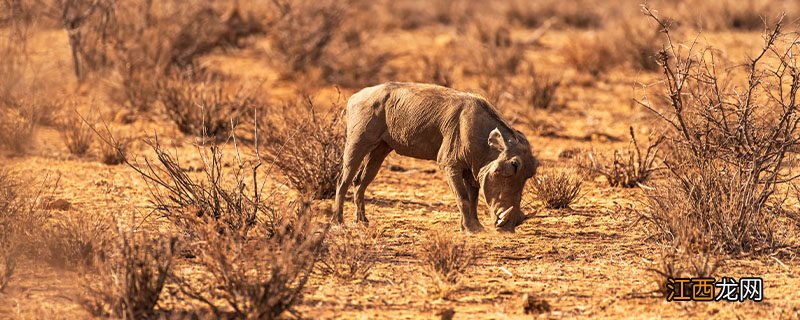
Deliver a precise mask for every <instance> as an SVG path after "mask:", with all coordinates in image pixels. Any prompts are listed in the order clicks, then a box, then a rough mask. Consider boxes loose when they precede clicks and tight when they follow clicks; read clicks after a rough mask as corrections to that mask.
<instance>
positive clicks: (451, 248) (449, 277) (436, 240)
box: [417, 230, 477, 284]
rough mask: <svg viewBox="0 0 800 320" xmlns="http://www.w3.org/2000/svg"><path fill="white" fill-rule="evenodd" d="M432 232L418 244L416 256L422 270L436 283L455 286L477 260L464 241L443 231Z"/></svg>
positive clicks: (471, 247) (473, 248)
mask: <svg viewBox="0 0 800 320" xmlns="http://www.w3.org/2000/svg"><path fill="white" fill-rule="evenodd" d="M438 231H439V232H436V231H432V232H430V233H429V235H428V236H427V239H426V240H425V241H424V242H423V243H421V244H420V246H419V251H418V252H417V256H418V257H419V260H420V261H421V262H422V264H423V266H422V270H423V272H424V273H425V274H427V275H428V276H429V277H431V278H432V279H434V280H435V281H436V282H441V283H448V284H456V283H458V282H459V280H460V279H461V277H462V276H463V275H464V273H465V272H466V271H467V269H468V268H469V267H471V266H472V265H473V264H474V263H475V260H476V258H477V255H476V250H477V249H476V248H475V247H473V246H472V245H471V244H470V243H469V242H467V240H466V239H463V238H460V237H459V236H454V235H453V234H452V233H449V232H446V231H444V230H438Z"/></svg>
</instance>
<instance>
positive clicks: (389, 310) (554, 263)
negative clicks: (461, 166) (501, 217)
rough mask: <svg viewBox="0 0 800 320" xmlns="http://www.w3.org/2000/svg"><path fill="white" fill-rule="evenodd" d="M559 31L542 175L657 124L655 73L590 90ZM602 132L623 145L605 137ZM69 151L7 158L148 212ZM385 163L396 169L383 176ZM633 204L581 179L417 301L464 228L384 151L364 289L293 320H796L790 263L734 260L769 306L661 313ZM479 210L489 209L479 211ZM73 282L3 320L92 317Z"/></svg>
mask: <svg viewBox="0 0 800 320" xmlns="http://www.w3.org/2000/svg"><path fill="white" fill-rule="evenodd" d="M435 31H438V30H418V31H414V33H409V32H404V33H403V34H401V35H400V37H398V38H399V39H415V40H416V41H415V43H418V44H419V46H424V43H433V42H434V40H435V36H436V34H437V32H435ZM568 35H569V33H566V32H560V31H554V32H551V33H549V34H548V35H547V36H546V37H545V38H544V39H543V41H542V43H543V46H542V47H535V48H530V49H529V50H528V53H527V54H528V56H529V58H530V59H531V60H532V61H536V62H537V63H541V64H542V65H543V68H544V69H547V70H551V71H554V72H555V71H558V72H560V73H563V75H564V78H565V79H567V80H566V82H565V85H564V87H563V88H562V89H561V91H560V92H559V96H560V97H561V98H562V99H563V100H564V104H565V107H564V108H563V109H562V110H558V111H555V112H549V111H536V112H538V113H540V114H539V115H537V116H540V117H542V118H549V119H555V120H556V121H557V123H558V124H559V125H561V126H563V128H564V130H563V131H561V132H560V134H561V137H558V138H553V137H541V136H533V135H532V134H531V133H530V132H528V136H529V137H531V138H530V140H531V142H532V144H533V146H534V149H535V152H536V153H537V154H538V156H539V157H540V158H541V159H542V160H543V166H544V168H554V167H571V166H572V164H571V163H568V162H565V161H562V160H559V158H558V155H559V153H560V152H561V151H563V150H566V149H572V148H583V149H590V148H595V149H597V150H600V151H610V150H613V149H615V148H623V147H625V146H626V145H627V143H626V142H625V139H626V132H627V129H628V126H630V125H633V126H634V127H635V128H636V129H637V130H638V131H640V132H642V133H644V134H643V135H642V136H646V133H647V132H648V131H650V130H652V129H651V128H654V126H653V120H652V118H651V117H649V116H647V115H646V113H645V112H644V111H643V110H641V108H639V107H637V106H635V105H634V103H633V102H632V101H631V99H632V98H634V97H637V96H640V95H641V92H637V91H636V90H634V87H635V81H648V79H652V78H654V77H655V75H652V74H641V73H638V72H634V71H630V70H623V71H620V70H614V71H613V72H612V73H611V74H610V75H609V76H607V77H606V78H604V79H603V80H602V81H597V82H595V81H594V80H590V81H588V82H590V83H588V84H587V81H586V80H585V79H584V78H583V77H585V76H582V75H577V74H575V73H574V71H572V70H571V69H569V68H564V66H563V61H560V59H559V58H558V49H559V48H560V47H561V45H562V44H563V43H564V42H566V41H569V37H568ZM46 36H47V40H52V38H54V35H52V34H47V35H46ZM445 36H446V33H445ZM705 37H706V38H708V39H713V40H714V41H713V42H714V43H715V44H716V45H718V46H720V47H723V48H726V49H729V50H727V51H726V52H727V55H728V56H729V57H730V58H733V59H741V58H742V57H744V54H745V53H747V52H752V51H751V50H750V49H752V48H757V47H758V45H759V42H758V39H759V36H758V34H754V33H724V34H707V35H705ZM58 39H59V40H58V41H57V42H55V41H44V40H42V41H34V44H33V45H34V46H37V47H40V48H42V51H43V54H48V55H49V54H51V53H52V51H53V50H58V51H59V52H61V51H63V50H64V46H66V40H65V37H63V35H62V36H59V37H58ZM45 43H47V44H48V45H47V46H45V45H44V44H45ZM384 45H388V46H391V45H399V44H398V43H397V42H394V43H391V42H390V43H386V44H384ZM53 47H55V48H53ZM45 48H46V49H45ZM748 48H750V49H748ZM406 50H412V49H406ZM57 56H58V57H59V59H61V60H63V61H59V62H58V63H61V65H60V67H57V68H61V69H60V70H61V71H63V72H64V73H63V74H64V75H65V76H66V75H69V65H68V61H67V60H64V57H67V55H65V54H58V55H57ZM206 61H208V64H209V65H210V66H212V67H214V68H218V69H220V70H224V71H225V72H228V73H232V74H240V75H242V76H243V77H246V78H253V79H255V78H268V79H274V78H275V75H274V74H270V73H269V71H264V74H263V75H261V70H270V68H269V66H268V65H266V62H265V61H262V60H260V59H256V58H254V53H252V52H249V51H248V50H241V51H234V52H231V53H228V54H218V55H215V56H212V57H209V58H207V59H206ZM562 70H563V71H562ZM289 87H290V86H289ZM522 129H523V130H524V131H527V129H526V128H522ZM126 130H128V131H129V132H130V133H131V134H134V135H136V136H139V137H142V136H144V135H147V134H150V133H152V132H153V131H158V132H159V133H160V134H161V136H162V137H165V138H166V141H168V144H169V145H170V147H171V148H174V150H177V152H178V153H179V154H180V156H181V158H182V159H183V161H184V163H185V164H187V165H192V164H193V163H195V164H196V163H197V162H198V161H199V160H198V159H197V158H196V156H194V148H193V147H192V146H191V143H192V141H193V140H192V138H189V137H183V136H182V135H180V134H178V133H177V132H176V131H175V129H174V128H173V127H172V125H171V124H169V123H167V122H165V121H164V120H160V119H149V120H140V121H139V122H137V123H135V124H133V125H128V126H127V127H126ZM605 135H607V136H610V137H617V138H619V139H621V140H622V141H621V142H614V141H609V140H608V139H607V138H604V137H605ZM133 151H134V153H139V154H147V153H146V152H145V151H146V149H145V148H144V146H143V145H141V144H137V145H134V147H133ZM67 154H68V152H67V151H66V150H65V149H64V147H63V144H62V143H61V141H60V139H59V137H58V134H57V133H56V132H55V131H54V129H51V128H43V129H42V130H40V131H39V133H38V136H37V139H36V143H35V145H34V146H33V147H32V149H31V150H30V151H29V152H28V154H27V155H24V156H8V157H4V158H2V159H3V160H2V161H3V162H5V164H6V165H8V166H9V167H11V168H12V169H15V170H19V171H22V172H27V173H31V174H33V173H35V174H37V175H39V176H41V175H43V174H49V175H51V176H58V177H60V182H59V185H60V188H59V189H58V191H57V195H56V198H61V199H66V200H68V201H69V202H70V203H71V206H70V208H69V210H70V211H71V212H75V213H81V212H102V213H106V214H109V215H120V216H125V215H128V214H130V210H124V209H121V208H132V207H139V208H144V207H146V206H147V189H146V187H145V185H144V182H143V181H142V179H141V178H139V177H138V176H137V175H136V174H135V173H134V172H133V171H132V170H130V169H129V168H127V167H125V166H106V165H103V164H101V163H100V162H98V161H96V160H94V159H93V158H92V157H91V156H90V157H88V158H86V159H74V158H72V157H70V156H67ZM390 166H399V167H402V168H404V169H405V170H404V171H403V172H399V171H395V170H388V169H387V168H388V167H390ZM284 189H285V188H284ZM286 192H289V191H288V189H286ZM526 196H529V195H526ZM641 198H642V195H641V190H639V189H618V188H611V187H609V186H608V184H607V183H605V181H603V180H601V179H599V180H596V181H587V182H585V184H584V193H583V196H582V198H581V199H580V200H579V201H578V202H577V203H576V204H574V205H573V206H572V208H571V209H565V210H547V209H543V208H542V206H541V205H539V204H537V203H534V205H533V208H535V210H534V211H533V212H528V214H531V215H532V217H531V219H529V220H528V221H527V222H526V223H524V224H523V225H522V226H521V227H519V228H517V232H516V233H515V234H501V233H497V232H495V231H492V230H490V231H487V232H484V233H481V234H477V235H471V236H469V239H470V240H469V241H471V242H473V243H474V244H475V245H476V246H477V247H478V248H480V252H479V255H480V258H479V259H478V262H477V265H475V266H474V267H472V268H470V269H469V270H468V271H467V273H466V277H465V280H464V282H463V286H462V288H461V289H459V290H457V291H456V292H455V293H453V294H452V295H451V296H450V297H449V298H448V299H435V298H431V295H429V294H428V293H426V292H427V290H429V288H428V285H429V280H428V279H426V278H425V277H424V276H423V275H422V274H421V273H420V268H421V266H420V263H419V261H418V260H417V258H416V253H415V252H416V244H417V243H418V242H419V241H421V240H422V239H423V238H424V235H425V233H426V232H427V231H428V230H433V229H439V228H443V230H447V231H448V232H453V233H456V232H459V228H458V221H459V216H458V213H457V208H456V206H455V203H454V198H453V196H452V195H451V194H450V193H449V190H448V187H447V185H446V183H445V181H444V180H443V178H442V176H441V174H440V173H439V172H438V171H437V166H436V164H435V163H432V162H426V161H420V160H415V159H409V158H403V157H400V156H397V155H395V154H392V155H391V156H389V158H388V159H387V160H386V161H385V162H384V165H383V169H382V171H381V173H380V174H379V175H378V178H377V179H376V181H375V182H374V183H373V184H372V185H371V186H370V188H369V189H368V191H367V201H368V202H367V215H368V217H369V219H370V221H371V223H372V224H373V225H375V226H377V227H379V228H384V229H386V230H387V232H386V234H385V244H386V247H385V251H384V252H383V253H382V254H381V256H380V263H379V264H378V266H377V267H376V268H375V269H374V271H373V273H372V274H371V275H370V276H369V278H368V279H367V280H366V281H359V282H352V283H351V282H341V281H338V280H334V279H327V278H323V277H321V276H318V275H315V276H314V277H313V278H312V281H311V282H310V284H309V285H308V286H307V289H306V294H305V301H304V303H303V305H302V306H301V307H300V308H299V311H300V312H301V313H302V314H303V315H304V316H305V317H307V318H314V319H316V318H347V319H349V318H365V319H372V318H398V319H400V318H432V317H436V316H437V315H438V314H439V313H440V312H442V311H443V310H445V309H448V308H453V309H454V310H455V318H456V319H461V318H486V319H496V318H499V319H504V318H514V319H516V318H529V317H530V315H526V314H524V313H523V306H524V302H523V296H525V295H526V294H529V295H532V296H535V297H536V298H537V299H540V300H544V301H546V302H547V303H548V304H549V306H550V312H546V313H543V314H541V315H539V316H540V317H545V318H578V317H579V318H690V317H691V318H695V317H696V318H770V319H778V318H791V317H797V316H798V313H799V312H800V310H799V309H798V305H797V301H800V292H799V291H798V290H796V288H797V287H798V286H800V279H798V275H797V272H798V271H797V270H798V266H800V263H798V260H797V259H791V260H786V259H783V260H778V259H777V258H771V257H769V256H766V257H758V258H737V259H731V260H729V261H728V262H727V263H726V264H725V266H724V267H723V268H722V270H721V271H720V272H718V273H719V274H723V275H726V276H731V277H737V278H738V277H745V276H760V277H763V278H764V283H765V289H764V291H765V294H764V295H765V298H764V301H763V302H760V303H754V302H744V303H675V302H673V303H670V302H666V301H665V300H664V299H663V298H662V297H660V296H659V295H658V294H656V293H653V291H654V290H655V289H656V282H655V279H656V278H655V277H654V276H653V273H652V272H650V271H648V269H649V268H654V267H658V266H659V264H658V263H659V261H658V259H659V253H660V252H661V248H660V247H659V246H658V245H657V244H656V243H655V242H654V241H652V240H650V239H649V238H648V235H647V234H645V232H644V229H643V228H642V227H641V224H640V223H639V221H638V220H637V215H636V214H634V213H632V212H631V210H630V209H632V208H639V207H640V206H641V204H640V203H639V200H641ZM327 203H328V204H330V203H329V202H327ZM142 210H144V209H142ZM481 211H482V212H485V211H486V210H485V207H482V208H481ZM346 219H347V220H348V223H352V221H353V220H354V214H353V206H352V204H350V203H348V206H347V211H346ZM481 219H482V222H483V224H484V225H485V226H489V225H491V221H490V218H489V217H488V216H486V215H483V214H481ZM79 283H80V277H79V276H78V273H77V272H74V271H67V270H59V269H54V268H51V267H47V266H41V265H37V264H33V263H30V262H26V263H24V264H23V265H21V266H20V268H19V273H18V274H17V275H15V277H14V280H13V282H12V284H11V286H10V287H9V288H8V289H7V292H6V293H4V294H0V318H17V319H34V318H48V319H75V318H87V317H88V315H87V314H86V313H85V312H84V311H83V310H82V309H81V308H80V307H79V306H78V305H77V302H78V298H77V297H78V296H79V295H80V293H81V288H80V284H79Z"/></svg>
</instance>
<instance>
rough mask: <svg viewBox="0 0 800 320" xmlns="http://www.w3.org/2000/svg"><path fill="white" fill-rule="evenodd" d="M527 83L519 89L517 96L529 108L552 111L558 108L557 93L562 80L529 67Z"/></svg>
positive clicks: (526, 76)
mask: <svg viewBox="0 0 800 320" xmlns="http://www.w3.org/2000/svg"><path fill="white" fill-rule="evenodd" d="M524 80H525V81H524V82H523V83H522V85H520V86H519V87H518V89H517V91H518V92H517V96H519V97H522V98H523V99H524V101H525V104H527V107H530V108H533V109H552V108H553V107H555V106H556V103H557V98H556V93H557V92H558V88H559V87H561V79H560V78H556V77H554V76H552V75H550V74H546V73H543V72H538V71H536V69H535V68H534V67H532V66H531V67H528V68H527V72H526V73H525V79H524Z"/></svg>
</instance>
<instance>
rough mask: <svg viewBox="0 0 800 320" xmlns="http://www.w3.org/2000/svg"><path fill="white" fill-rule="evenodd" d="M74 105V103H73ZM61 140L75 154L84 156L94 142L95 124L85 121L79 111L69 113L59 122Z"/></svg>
mask: <svg viewBox="0 0 800 320" xmlns="http://www.w3.org/2000/svg"><path fill="white" fill-rule="evenodd" d="M73 106H74V105H73ZM58 126H59V130H60V133H61V141H63V142H64V145H65V146H66V147H67V150H69V152H70V153H71V154H73V155H75V156H78V157H80V156H84V155H86V153H87V152H89V148H91V146H92V143H93V142H94V129H93V128H92V126H93V124H90V122H88V121H85V120H84V118H83V117H82V116H81V115H80V114H78V112H77V111H75V110H73V112H69V113H67V114H66V115H65V116H64V117H63V118H62V119H61V121H60V122H59V125H58Z"/></svg>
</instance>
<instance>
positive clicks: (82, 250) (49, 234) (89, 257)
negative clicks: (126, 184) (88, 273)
mask: <svg viewBox="0 0 800 320" xmlns="http://www.w3.org/2000/svg"><path fill="white" fill-rule="evenodd" d="M51 221H52V223H51V224H50V225H49V226H48V228H47V231H46V232H45V233H44V243H45V244H46V247H47V255H46V256H47V259H48V262H50V264H52V265H54V266H57V267H66V268H69V269H84V268H87V267H92V266H94V263H95V261H96V259H97V258H98V255H102V254H104V250H105V249H106V246H107V245H108V242H109V239H110V236H109V231H110V229H111V224H110V223H109V221H108V219H105V217H101V216H100V215H98V214H80V215H72V214H69V213H63V214H61V215H60V216H58V217H55V218H54V219H51Z"/></svg>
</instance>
